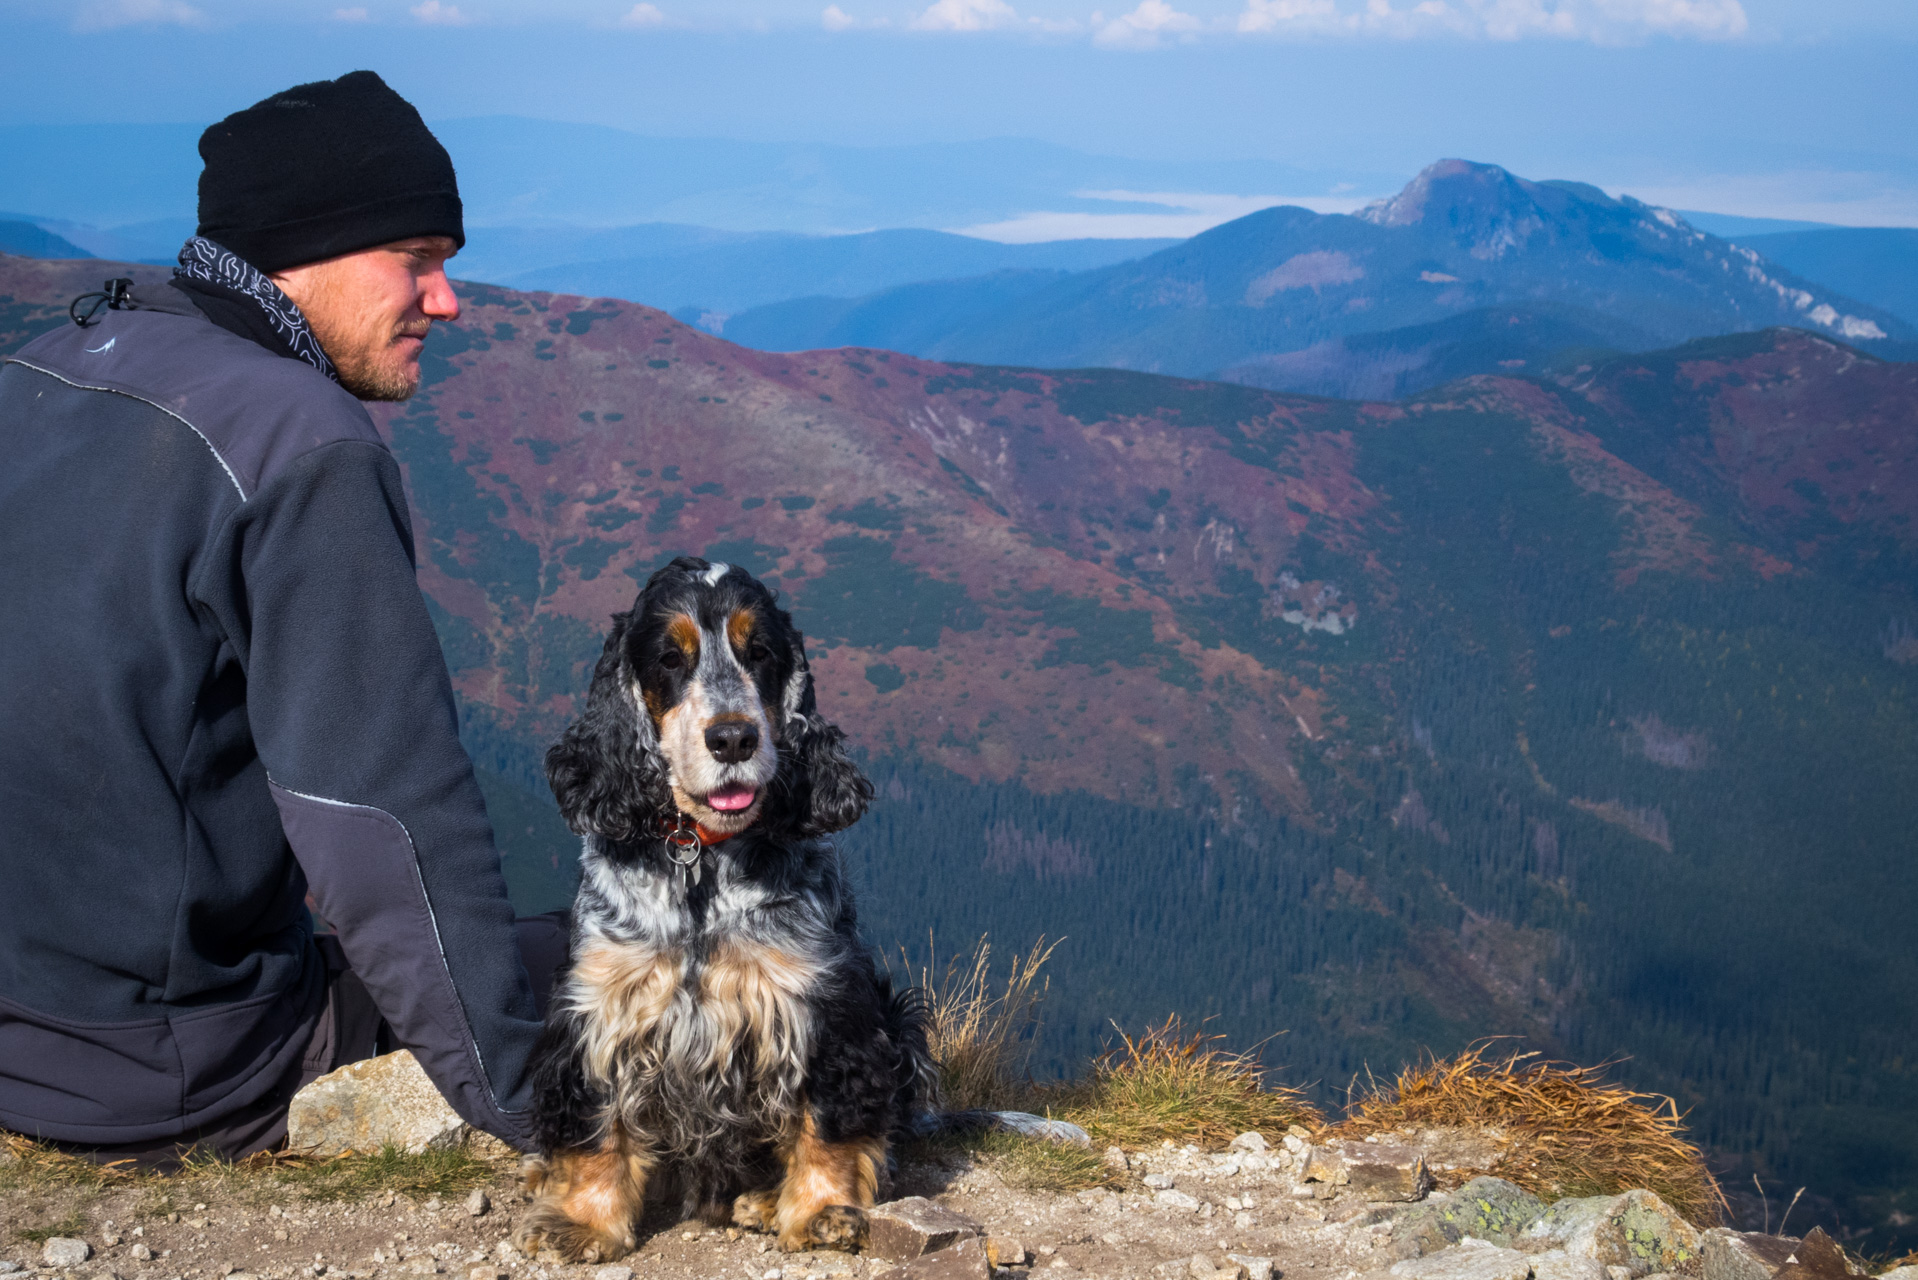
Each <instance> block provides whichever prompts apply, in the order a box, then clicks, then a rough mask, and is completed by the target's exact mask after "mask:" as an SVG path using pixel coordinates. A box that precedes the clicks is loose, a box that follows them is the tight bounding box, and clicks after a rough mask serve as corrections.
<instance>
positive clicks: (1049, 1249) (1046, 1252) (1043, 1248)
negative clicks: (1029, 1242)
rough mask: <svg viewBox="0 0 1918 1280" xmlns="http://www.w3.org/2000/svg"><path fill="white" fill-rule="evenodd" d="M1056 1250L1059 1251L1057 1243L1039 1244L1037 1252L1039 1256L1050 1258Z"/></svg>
mask: <svg viewBox="0 0 1918 1280" xmlns="http://www.w3.org/2000/svg"><path fill="white" fill-rule="evenodd" d="M1057 1252H1059V1246H1057V1245H1052V1244H1042V1245H1040V1246H1039V1254H1040V1256H1041V1257H1046V1258H1050V1257H1051V1256H1052V1255H1053V1254H1055V1253H1057Z"/></svg>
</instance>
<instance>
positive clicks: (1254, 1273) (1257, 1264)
mask: <svg viewBox="0 0 1918 1280" xmlns="http://www.w3.org/2000/svg"><path fill="white" fill-rule="evenodd" d="M1225 1256H1226V1259H1227V1260H1228V1261H1231V1262H1236V1263H1238V1264H1239V1265H1240V1266H1242V1267H1244V1268H1245V1280H1275V1274H1276V1273H1274V1272H1273V1270H1272V1259H1270V1258H1267V1257H1264V1256H1262V1255H1260V1254H1255V1253H1228V1254H1226V1255H1225Z"/></svg>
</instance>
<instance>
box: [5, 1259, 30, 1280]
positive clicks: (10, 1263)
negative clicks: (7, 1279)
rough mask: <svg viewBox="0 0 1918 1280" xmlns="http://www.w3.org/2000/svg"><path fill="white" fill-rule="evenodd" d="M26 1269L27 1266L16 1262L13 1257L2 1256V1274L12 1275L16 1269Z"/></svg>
mask: <svg viewBox="0 0 1918 1280" xmlns="http://www.w3.org/2000/svg"><path fill="white" fill-rule="evenodd" d="M24 1270H26V1268H25V1267H23V1266H21V1265H20V1264H19V1263H17V1262H15V1261H14V1260H13V1259H12V1258H0V1276H10V1275H12V1274H13V1273H14V1272H16V1271H24Z"/></svg>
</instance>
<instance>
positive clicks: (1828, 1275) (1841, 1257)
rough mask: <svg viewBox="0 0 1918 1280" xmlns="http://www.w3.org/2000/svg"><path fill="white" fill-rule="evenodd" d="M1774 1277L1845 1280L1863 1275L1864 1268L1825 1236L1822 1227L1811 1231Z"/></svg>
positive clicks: (1835, 1242)
mask: <svg viewBox="0 0 1918 1280" xmlns="http://www.w3.org/2000/svg"><path fill="white" fill-rule="evenodd" d="M1777 1274H1778V1280H1846V1277H1848V1276H1860V1275H1863V1274H1865V1268H1864V1266H1863V1265H1862V1264H1861V1263H1859V1262H1858V1261H1856V1260H1855V1259H1854V1258H1853V1257H1852V1256H1851V1255H1850V1254H1848V1253H1846V1252H1845V1251H1844V1249H1843V1248H1842V1247H1840V1245H1839V1244H1838V1242H1837V1241H1836V1240H1833V1239H1832V1238H1831V1237H1830V1236H1828V1235H1826V1234H1825V1229H1824V1228H1823V1227H1813V1228H1812V1229H1811V1230H1810V1231H1807V1232H1806V1233H1805V1238H1804V1239H1803V1240H1800V1241H1799V1242H1798V1246H1797V1248H1795V1249H1793V1250H1792V1252H1791V1256H1790V1257H1789V1258H1786V1259H1785V1265H1784V1266H1782V1267H1780V1268H1778V1273H1777Z"/></svg>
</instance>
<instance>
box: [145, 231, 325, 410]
mask: <svg viewBox="0 0 1918 1280" xmlns="http://www.w3.org/2000/svg"><path fill="white" fill-rule="evenodd" d="M173 274H174V275H176V276H185V277H186V278H187V279H189V280H204V281H206V282H207V283H208V284H217V285H221V286H223V287H225V288H228V289H231V290H233V291H234V292H235V293H242V294H245V295H246V296H247V297H248V298H250V299H251V300H252V301H254V302H255V303H257V304H259V308H260V310H261V311H264V312H265V313H266V319H267V323H268V324H270V325H272V326H273V331H274V332H275V333H277V334H279V335H280V338H281V339H282V340H283V341H284V342H285V343H286V345H287V346H288V347H290V348H291V349H292V351H293V354H294V355H296V356H298V357H299V358H300V359H302V360H304V361H306V362H307V363H308V364H310V365H312V366H313V367H314V368H315V369H318V370H319V371H320V372H321V373H323V374H325V375H326V376H327V377H329V378H331V379H333V381H335V382H338V381H339V380H340V378H339V375H338V374H337V373H335V372H334V371H333V362H332V361H331V360H328V359H327V358H326V352H324V351H322V350H320V340H319V339H318V338H316V337H314V336H313V330H312V328H311V327H310V326H309V325H308V324H307V323H306V317H305V316H304V315H302V314H301V313H300V308H299V304H298V303H296V302H294V301H293V299H291V298H289V297H287V296H286V295H285V294H284V293H282V292H280V286H278V285H276V284H274V283H273V282H272V281H271V280H269V279H267V277H266V276H265V275H264V274H263V273H261V272H260V271H259V270H258V269H257V268H256V267H254V266H253V264H252V263H250V262H248V261H246V260H245V259H244V258H242V257H240V256H239V255H238V254H236V253H234V252H233V251H231V250H230V249H225V248H222V247H221V246H220V245H217V244H215V243H213V241H211V240H209V239H207V238H206V237H205V236H194V237H193V238H192V239H191V240H188V241H187V242H186V243H185V244H184V245H182V246H181V247H180V265H179V266H177V267H175V268H174V269H173Z"/></svg>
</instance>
